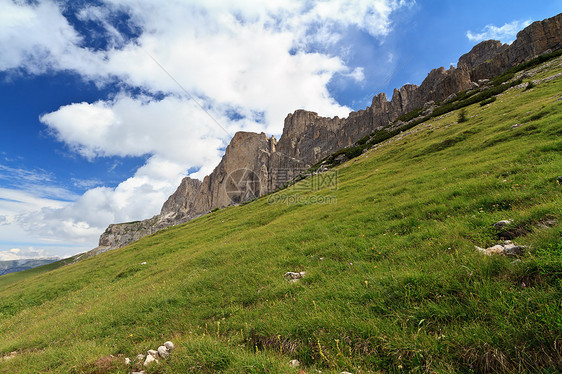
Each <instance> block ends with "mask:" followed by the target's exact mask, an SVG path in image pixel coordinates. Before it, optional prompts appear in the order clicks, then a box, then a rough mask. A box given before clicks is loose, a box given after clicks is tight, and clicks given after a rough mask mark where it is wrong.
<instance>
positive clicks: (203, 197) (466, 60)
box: [90, 14, 562, 255]
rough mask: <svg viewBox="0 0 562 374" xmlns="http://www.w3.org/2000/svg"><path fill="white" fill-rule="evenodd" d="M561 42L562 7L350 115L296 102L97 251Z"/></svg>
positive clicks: (267, 188)
mask: <svg viewBox="0 0 562 374" xmlns="http://www.w3.org/2000/svg"><path fill="white" fill-rule="evenodd" d="M560 47H562V14H559V15H557V16H555V17H553V18H550V19H547V20H544V21H541V22H535V23H533V24H531V25H530V26H529V27H527V28H526V29H524V30H522V31H521V32H519V34H517V40H515V41H514V42H513V43H512V44H511V45H510V46H508V45H505V44H502V43H501V42H498V41H485V42H482V43H480V44H478V45H476V46H475V47H474V48H472V50H471V51H470V52H468V53H466V54H464V55H462V56H461V57H460V59H459V62H458V64H457V68H455V67H453V66H451V67H450V68H449V69H445V68H443V67H440V68H438V69H433V70H432V71H431V72H430V73H429V74H428V75H427V77H426V78H425V79H424V81H423V82H422V83H421V84H420V86H417V85H413V84H407V85H405V86H403V87H402V88H400V89H395V90H394V92H393V94H392V98H391V100H390V101H389V100H388V98H387V96H386V94H384V93H381V94H379V95H377V96H375V97H374V98H373V100H372V102H371V106H369V107H367V108H365V109H363V110H359V111H356V112H351V113H350V114H349V116H348V117H347V118H339V117H333V118H327V117H321V116H319V115H318V114H317V113H314V112H310V111H305V110H297V111H295V112H294V113H292V114H289V115H288V116H287V117H286V119H285V123H284V127H283V134H282V135H281V138H280V139H279V142H277V141H276V140H275V138H274V137H267V136H266V135H265V134H264V133H261V134H256V133H250V132H238V133H236V134H235V135H234V137H233V138H232V140H231V142H230V144H229V145H228V147H227V148H226V151H225V153H224V156H223V158H222V160H221V162H220V163H219V165H218V166H217V167H216V168H215V169H214V170H213V172H212V173H211V174H209V175H208V176H206V177H205V178H204V179H203V181H202V182H200V181H198V180H194V179H191V178H184V179H183V181H182V182H181V184H180V186H179V187H178V189H177V190H176V192H174V194H172V195H171V196H170V198H169V199H168V200H167V201H166V202H165V203H164V206H163V207H162V210H161V212H160V214H159V215H157V216H154V217H152V218H150V219H148V220H145V221H141V222H133V223H124V224H116V225H110V226H109V227H108V228H107V230H106V231H105V232H104V233H103V234H102V236H101V237H100V243H99V244H100V246H99V247H98V248H96V249H94V250H92V251H90V255H91V254H97V253H101V252H103V251H105V250H108V249H112V248H118V247H122V246H124V245H127V244H129V243H131V242H133V241H135V240H138V239H139V238H141V237H142V236H145V235H149V234H152V233H154V232H156V231H158V230H161V229H162V228H164V227H168V226H172V225H176V224H180V223H184V222H187V221H189V220H191V219H193V218H196V217H199V216H201V215H203V214H206V213H208V212H210V211H211V210H213V209H215V208H223V207H226V206H228V205H232V204H239V203H242V202H245V201H248V200H251V199H253V198H256V197H259V196H261V195H263V194H266V193H269V192H271V191H274V190H275V189H277V188H279V187H281V186H283V185H284V184H285V183H287V182H289V181H290V180H291V179H293V178H294V177H295V176H296V175H297V174H299V173H300V172H302V171H304V170H306V169H307V168H309V167H310V166H312V165H314V164H315V163H317V162H318V161H320V160H322V159H323V158H324V157H326V156H328V155H330V154H332V153H334V152H335V151H337V150H339V149H342V148H344V147H347V146H350V145H352V144H354V143H355V142H356V141H357V140H359V139H361V138H362V137H364V136H366V135H369V134H371V133H372V132H374V131H377V130H381V129H384V128H389V126H391V125H392V122H393V121H394V120H396V119H397V118H398V117H400V116H401V115H403V114H406V113H408V112H411V111H412V110H416V109H420V108H423V110H424V113H426V112H427V113H430V112H431V111H432V110H433V108H435V105H436V104H435V103H438V102H441V101H443V100H452V99H453V98H454V97H455V94H456V93H458V92H460V91H464V90H468V89H471V88H473V87H477V86H478V84H477V82H479V81H480V82H485V81H486V80H487V79H490V78H493V77H494V76H496V75H498V74H501V73H503V72H504V71H505V70H507V69H508V68H510V67H512V66H514V65H516V64H518V63H521V62H523V61H526V60H528V59H530V58H532V57H534V56H536V55H539V54H542V53H545V52H548V51H550V50H554V49H557V48H560Z"/></svg>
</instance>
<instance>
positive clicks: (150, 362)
mask: <svg viewBox="0 0 562 374" xmlns="http://www.w3.org/2000/svg"><path fill="white" fill-rule="evenodd" d="M153 362H156V363H158V360H157V359H155V358H154V356H152V355H148V356H146V360H144V366H148V365H150V364H152V363H153Z"/></svg>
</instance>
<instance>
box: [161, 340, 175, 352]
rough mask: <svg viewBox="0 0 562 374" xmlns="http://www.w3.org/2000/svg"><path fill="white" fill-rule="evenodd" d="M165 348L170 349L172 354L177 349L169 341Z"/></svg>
mask: <svg viewBox="0 0 562 374" xmlns="http://www.w3.org/2000/svg"><path fill="white" fill-rule="evenodd" d="M164 347H166V348H168V350H169V351H170V352H172V351H173V350H174V348H175V346H174V343H172V342H170V341H167V342H166V343H164Z"/></svg>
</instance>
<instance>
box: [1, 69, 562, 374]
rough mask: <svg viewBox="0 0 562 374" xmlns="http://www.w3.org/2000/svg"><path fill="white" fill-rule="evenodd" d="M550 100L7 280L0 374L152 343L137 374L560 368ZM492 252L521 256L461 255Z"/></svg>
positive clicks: (470, 116) (534, 91) (410, 139)
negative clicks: (510, 249)
mask: <svg viewBox="0 0 562 374" xmlns="http://www.w3.org/2000/svg"><path fill="white" fill-rule="evenodd" d="M561 61H562V60H561V59H560V58H558V59H556V60H554V62H555V63H552V62H551V63H550V64H549V65H548V67H547V68H544V67H543V68H542V69H540V70H538V71H539V74H540V78H544V77H549V76H553V75H554V74H557V73H560V72H561V71H562V67H561V66H562V65H561ZM537 77H538V75H537ZM532 79H534V78H533V77H531V78H528V77H526V78H525V82H528V81H529V80H532ZM561 92H562V77H560V76H558V77H556V78H554V79H550V80H544V81H540V82H538V83H536V84H534V87H532V88H529V89H525V87H524V85H520V86H516V87H514V88H511V89H509V90H507V91H505V92H503V93H502V94H500V95H498V96H497V98H496V100H495V101H491V102H490V103H489V104H487V105H483V106H481V105H479V104H478V103H475V104H473V105H470V106H467V107H465V108H464V110H465V117H466V119H467V120H466V121H464V122H459V121H458V119H459V111H452V112H449V113H447V114H444V115H442V116H440V117H437V118H431V119H429V120H427V121H425V122H423V123H420V124H419V125H417V126H415V127H413V128H411V129H409V130H407V131H405V132H402V133H400V134H398V135H396V136H395V137H393V138H392V139H389V140H387V141H385V142H383V143H380V144H377V145H376V146H374V148H372V149H371V150H369V151H368V152H366V153H364V154H362V155H361V156H359V157H357V158H355V159H353V160H351V161H349V162H347V163H345V164H343V165H341V166H339V167H337V168H336V169H334V171H332V172H328V174H319V175H317V176H315V177H312V178H308V179H306V180H303V181H300V182H299V183H297V184H295V185H294V186H291V187H290V188H288V189H285V190H282V191H279V192H276V193H274V194H270V195H267V196H263V197H261V198H259V199H257V200H255V201H252V202H250V203H248V204H245V205H242V206H235V207H229V208H225V209H221V210H218V211H215V212H213V213H211V214H208V215H206V216H203V217H200V218H198V219H196V220H193V221H190V222H188V223H187V224H184V225H181V226H176V227H171V228H168V229H165V230H163V231H161V232H158V233H156V234H154V235H151V236H148V237H145V238H143V239H141V240H139V241H138V242H136V243H133V244H131V245H129V246H127V247H124V248H120V249H116V250H113V251H109V252H106V253H103V254H101V255H98V256H96V257H93V258H89V259H86V260H84V261H81V262H78V263H76V264H73V265H68V266H64V267H61V268H58V269H56V270H53V271H50V272H46V273H41V274H38V275H35V276H32V277H28V278H22V279H19V280H18V281H17V282H11V283H7V284H4V285H3V286H2V287H1V288H0V353H1V354H2V355H4V356H8V355H10V353H11V352H14V353H13V355H12V356H13V357H12V358H10V359H3V360H0V373H61V372H62V373H129V372H130V371H133V369H135V370H140V369H141V368H140V366H129V365H126V364H125V363H124V357H131V358H134V357H135V356H136V355H137V354H139V353H145V352H146V351H147V350H148V349H150V348H154V347H157V346H158V345H160V344H161V343H162V342H164V341H166V340H172V341H173V342H174V343H175V345H176V347H177V348H176V350H175V351H174V352H173V353H172V354H171V356H170V358H168V359H167V360H161V362H160V363H159V364H157V365H153V366H151V367H149V368H148V369H145V370H147V373H299V372H301V373H302V372H304V373H316V372H319V371H321V372H322V373H340V372H341V371H348V372H352V373H376V372H439V373H445V372H465V373H473V372H478V373H480V372H513V373H516V372H517V373H519V372H538V371H542V372H556V371H559V370H562V313H560V311H561V310H562V241H561V239H560V238H561V237H562V225H561V224H560V222H561V220H562V206H561V200H560V196H561V192H562V185H560V183H561V182H560V180H559V176H561V175H562V94H561ZM327 176H330V178H332V180H334V179H333V178H336V179H337V186H336V185H334V184H329V185H326V186H324V185H323V184H322V183H321V182H322V181H323V180H325V179H326V177H327ZM315 186H319V187H323V186H324V188H318V189H316V188H315ZM500 220H511V222H510V223H508V224H507V226H505V227H502V228H495V227H494V226H493V224H494V223H495V222H498V221H500ZM505 239H510V240H513V241H514V242H516V243H518V244H520V245H525V246H527V249H526V251H525V254H524V255H522V256H519V257H503V256H485V255H483V254H482V253H479V252H478V251H476V250H475V246H480V247H486V246H491V245H494V244H497V243H500V242H502V241H503V240H505ZM287 271H295V272H300V271H305V272H306V275H305V276H304V278H302V279H301V280H299V281H298V282H294V283H293V282H287V281H286V280H285V279H284V277H283V275H284V274H285V272H287ZM0 279H2V278H0ZM0 284H1V283H0ZM291 359H298V360H299V361H300V363H301V365H300V367H298V368H291V367H290V366H289V364H288V363H289V360H291Z"/></svg>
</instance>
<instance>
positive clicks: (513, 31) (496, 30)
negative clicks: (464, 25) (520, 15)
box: [466, 21, 531, 43]
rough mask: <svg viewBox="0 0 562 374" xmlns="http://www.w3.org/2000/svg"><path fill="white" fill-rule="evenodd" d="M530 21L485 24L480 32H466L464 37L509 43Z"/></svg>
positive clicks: (473, 39) (477, 40)
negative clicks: (495, 24)
mask: <svg viewBox="0 0 562 374" xmlns="http://www.w3.org/2000/svg"><path fill="white" fill-rule="evenodd" d="M530 24H531V21H512V22H510V23H506V24H504V25H503V26H500V27H498V26H494V25H486V26H484V28H483V29H482V31H481V32H480V33H473V32H472V31H467V32H466V37H467V38H468V39H469V40H471V41H474V42H481V41H483V40H490V39H493V40H500V41H502V42H504V43H511V42H513V41H514V40H515V37H516V35H517V33H518V32H519V31H520V30H522V29H524V28H525V27H527V26H529V25H530Z"/></svg>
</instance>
